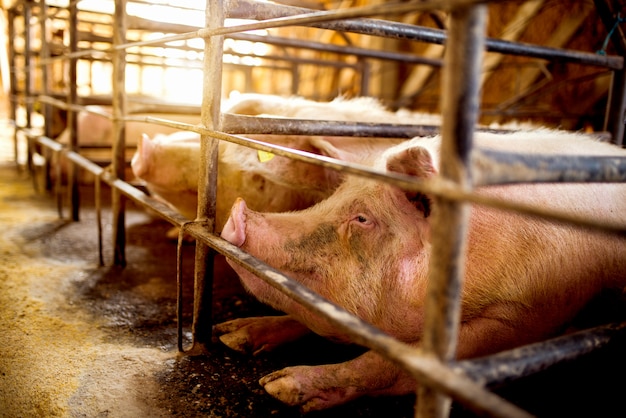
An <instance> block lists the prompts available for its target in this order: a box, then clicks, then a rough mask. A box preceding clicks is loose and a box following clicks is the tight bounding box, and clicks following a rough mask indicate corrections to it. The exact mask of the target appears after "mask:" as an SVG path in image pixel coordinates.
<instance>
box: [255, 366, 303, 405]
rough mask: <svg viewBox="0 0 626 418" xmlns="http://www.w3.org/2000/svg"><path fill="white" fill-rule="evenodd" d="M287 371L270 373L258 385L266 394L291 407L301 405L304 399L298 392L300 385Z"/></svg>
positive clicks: (300, 392)
mask: <svg viewBox="0 0 626 418" xmlns="http://www.w3.org/2000/svg"><path fill="white" fill-rule="evenodd" d="M288 371H289V368H287V369H283V370H279V371H277V372H274V373H270V374H268V375H267V376H264V377H262V378H261V379H260V380H259V383H260V384H261V386H263V387H264V388H265V390H266V391H267V393H269V394H270V395H272V396H273V397H274V398H276V399H278V400H279V401H281V402H283V403H286V404H287V405H291V406H295V405H301V404H302V403H303V401H305V399H304V394H303V393H302V391H301V390H300V389H301V388H300V383H299V382H298V380H297V379H296V378H295V377H294V376H291V375H290V374H289V373H288Z"/></svg>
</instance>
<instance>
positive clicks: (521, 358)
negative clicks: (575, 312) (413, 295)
mask: <svg viewBox="0 0 626 418" xmlns="http://www.w3.org/2000/svg"><path fill="white" fill-rule="evenodd" d="M625 336H626V322H623V323H619V324H610V325H604V326H600V327H596V328H592V329H588V330H584V331H579V332H576V333H573V334H569V335H565V336H561V337H557V338H553V339H550V340H547V341H543V342H540V343H536V344H530V345H527V346H524V347H519V348H516V349H513V350H508V351H503V352H500V353H497V354H494V355H491V356H486V357H481V358H476V359H469V360H463V361H458V362H457V363H456V365H455V366H453V369H454V370H458V371H462V372H463V373H465V374H466V375H468V376H469V377H471V378H472V379H474V380H476V381H478V382H480V383H482V384H483V385H485V386H489V387H497V386H502V385H504V384H507V383H509V382H512V381H514V380H517V379H519V378H521V377H526V376H530V375H532V374H535V373H538V372H541V371H544V370H546V369H547V368H549V367H551V366H553V365H556V364H560V363H563V362H566V361H572V360H576V359H577V358H580V357H581V356H583V355H586V354H589V353H592V352H594V351H596V350H598V349H601V348H604V347H606V346H608V345H609V344H610V343H611V342H614V341H615V340H617V339H618V338H624V337H625Z"/></svg>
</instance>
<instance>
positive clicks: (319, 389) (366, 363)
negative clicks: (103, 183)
mask: <svg viewBox="0 0 626 418" xmlns="http://www.w3.org/2000/svg"><path fill="white" fill-rule="evenodd" d="M259 383H260V384H261V385H262V386H264V387H265V390H266V391H267V392H268V393H269V394H270V395H272V396H273V397H275V398H276V399H278V400H280V401H281V402H284V403H286V404H288V405H291V406H300V409H301V411H302V412H310V411H316V410H319V409H325V408H330V407H333V406H337V405H339V404H342V403H345V402H348V401H350V400H352V399H355V398H358V397H360V396H363V395H373V396H378V395H400V394H405V393H409V392H412V391H414V390H415V389H416V382H415V380H414V379H413V378H412V377H411V376H410V375H409V374H408V373H406V372H404V371H403V370H401V369H400V368H399V367H397V366H396V365H394V364H393V363H391V362H389V361H387V360H385V359H384V358H383V357H381V356H380V355H379V354H378V353H376V352H374V351H368V352H366V353H364V354H362V355H361V356H359V357H357V358H355V359H353V360H350V361H346V362H344V363H339V364H325V365H321V366H295V367H286V368H284V369H282V370H278V371H276V372H274V373H270V374H268V375H267V376H264V377H262V378H261V380H259Z"/></svg>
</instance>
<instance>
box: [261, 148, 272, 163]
mask: <svg viewBox="0 0 626 418" xmlns="http://www.w3.org/2000/svg"><path fill="white" fill-rule="evenodd" d="M257 154H258V156H259V161H260V162H262V163H266V162H268V161H269V160H271V159H272V158H274V154H272V153H271V152H266V151H261V150H258V151H257Z"/></svg>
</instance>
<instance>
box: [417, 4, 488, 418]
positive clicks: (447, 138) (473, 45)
mask: <svg viewBox="0 0 626 418" xmlns="http://www.w3.org/2000/svg"><path fill="white" fill-rule="evenodd" d="M486 14H487V8H486V6H482V5H481V6H471V7H464V8H457V9H453V10H452V12H451V13H450V18H451V20H450V29H449V34H448V36H449V39H448V41H449V44H448V46H447V47H446V54H445V56H444V64H445V65H444V72H443V78H442V91H443V93H442V103H441V108H442V113H443V124H442V129H441V161H440V169H439V174H440V176H441V177H442V178H443V179H445V180H448V181H451V182H454V183H456V184H457V185H458V187H459V188H461V189H463V190H464V189H470V188H471V178H470V151H471V149H472V141H473V135H474V126H475V125H476V120H477V118H478V110H479V105H478V90H479V80H480V71H481V63H482V55H483V51H484V45H485V34H484V32H485V21H486ZM436 200H437V212H436V213H435V214H433V220H432V224H431V225H432V233H431V248H432V251H431V256H430V263H429V280H428V287H427V289H426V298H425V303H424V333H423V336H422V347H423V349H424V351H425V353H426V354H427V355H432V356H434V357H436V358H437V359H439V360H440V361H442V362H443V363H446V362H450V361H451V360H453V359H454V356H455V353H456V347H457V339H458V333H459V322H460V318H461V288H462V286H463V277H464V276H465V269H464V260H465V236H466V233H467V224H468V219H469V207H468V206H467V205H466V204H465V203H463V202H459V201H455V200H448V199H445V198H441V197H437V198H436ZM417 399H418V400H417V406H416V414H415V416H416V417H420V418H426V417H446V416H448V414H449V406H450V399H449V398H448V397H446V396H443V395H442V394H441V393H438V392H437V391H435V390H434V388H432V387H426V386H420V387H419V388H418V394H417Z"/></svg>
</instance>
